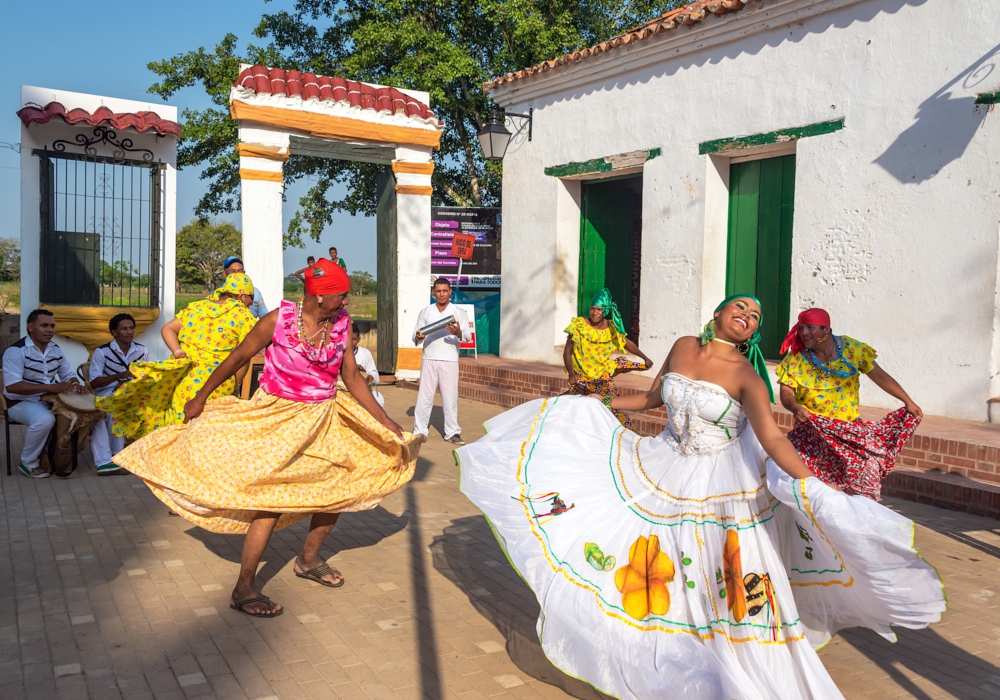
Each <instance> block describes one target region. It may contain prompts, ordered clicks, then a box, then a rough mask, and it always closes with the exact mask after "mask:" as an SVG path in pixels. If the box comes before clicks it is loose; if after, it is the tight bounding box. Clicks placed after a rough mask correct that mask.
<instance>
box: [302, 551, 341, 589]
mask: <svg viewBox="0 0 1000 700" xmlns="http://www.w3.org/2000/svg"><path fill="white" fill-rule="evenodd" d="M295 564H296V565H297V566H299V567H300V568H302V569H303V571H295V569H294V568H293V569H292V571H295V575H296V576H298V577H299V578H304V579H306V580H307V581H313V582H315V583H318V584H321V585H323V586H327V587H328V588H340V587H341V586H343V585H344V583H346V581H345V580H344V575H343V574H342V573H340V572H339V571H335V570H334V569H331V568H330V565H329V564H327V563H326V562H323V563H322V564H320V565H319V566H317V567H314V568H312V569H309V570H308V571H306V570H305V567H304V566H302V562H300V561H299V558H298V557H296V558H295ZM327 574H333V575H334V576H340V581H339V582H338V583H330V582H329V581H326V580H324V579H323V577H324V576H326V575H327Z"/></svg>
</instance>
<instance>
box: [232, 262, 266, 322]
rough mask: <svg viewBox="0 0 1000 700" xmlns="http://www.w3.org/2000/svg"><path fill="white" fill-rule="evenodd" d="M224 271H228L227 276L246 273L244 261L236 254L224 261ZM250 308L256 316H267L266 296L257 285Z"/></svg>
mask: <svg viewBox="0 0 1000 700" xmlns="http://www.w3.org/2000/svg"><path fill="white" fill-rule="evenodd" d="M222 271H223V272H224V273H226V276H227V277H228V276H229V275H235V274H237V273H240V272H242V273H243V274H246V270H244V269H243V261H242V260H240V259H239V258H238V257H236V256H235V255H234V256H232V257H229V258H226V259H225V260H224V261H223V263H222ZM249 308H250V313H251V314H253V317H254V318H264V317H265V316H267V305H266V304H265V303H264V297H263V296H262V295H261V293H260V290H259V289H257V288H256V287H254V288H253V303H252V304H250V307H249Z"/></svg>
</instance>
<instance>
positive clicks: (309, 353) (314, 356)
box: [296, 301, 330, 362]
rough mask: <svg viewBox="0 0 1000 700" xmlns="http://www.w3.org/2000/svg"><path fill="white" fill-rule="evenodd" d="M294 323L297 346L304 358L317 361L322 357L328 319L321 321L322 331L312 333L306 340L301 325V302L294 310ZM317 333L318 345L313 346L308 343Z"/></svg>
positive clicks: (328, 323) (303, 328) (304, 330)
mask: <svg viewBox="0 0 1000 700" xmlns="http://www.w3.org/2000/svg"><path fill="white" fill-rule="evenodd" d="M296 321H297V322H298V331H299V345H300V346H301V347H302V349H303V350H304V351H305V354H306V357H308V358H309V359H310V360H312V361H313V362H315V361H317V360H319V358H320V357H322V356H323V348H325V347H326V338H327V331H328V330H329V328H330V321H329V319H328V320H326V321H323V328H322V329H320V330H319V331H317V332H316V333H313V334H312V335H311V336H309V337H308V338H307V337H306V329H305V326H304V325H303V324H302V302H301V301H300V302H299V303H298V307H297V309H296ZM317 333H319V334H320V338H319V344H318V345H313V344H312V343H310V342H309V341H310V340H311V339H312V338H315V337H316V334H317Z"/></svg>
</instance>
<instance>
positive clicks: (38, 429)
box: [7, 365, 457, 469]
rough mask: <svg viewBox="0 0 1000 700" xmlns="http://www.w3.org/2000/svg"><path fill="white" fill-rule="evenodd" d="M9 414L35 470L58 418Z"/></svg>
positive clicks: (29, 409)
mask: <svg viewBox="0 0 1000 700" xmlns="http://www.w3.org/2000/svg"><path fill="white" fill-rule="evenodd" d="M456 366H457V365H456ZM7 413H8V414H9V415H10V417H11V418H12V419H13V420H16V421H17V422H18V423H21V424H22V425H26V426H27V427H28V429H27V431H26V432H25V434H24V449H23V450H21V464H23V465H24V466H26V467H27V468H28V469H35V468H36V467H37V466H38V458H39V456H40V455H41V454H42V450H43V449H44V448H45V441H46V440H47V439H48V437H49V433H50V432H51V431H52V427H53V426H54V425H55V424H56V417H55V416H54V415H52V409H51V408H49V405H48V404H47V403H43V402H42V401H21V402H20V403H18V404H17V405H15V406H11V407H10V408H9V409H8V410H7Z"/></svg>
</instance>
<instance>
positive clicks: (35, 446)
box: [3, 309, 87, 479]
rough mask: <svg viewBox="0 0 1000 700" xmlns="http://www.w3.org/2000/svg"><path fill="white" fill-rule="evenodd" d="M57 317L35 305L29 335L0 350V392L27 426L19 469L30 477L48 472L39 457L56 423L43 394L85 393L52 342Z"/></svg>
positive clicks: (13, 415) (13, 414)
mask: <svg viewBox="0 0 1000 700" xmlns="http://www.w3.org/2000/svg"><path fill="white" fill-rule="evenodd" d="M55 334H56V320H55V318H54V317H53V316H52V312H51V311H46V310H45V309H35V310H34V311H32V312H31V313H30V314H28V335H26V336H25V337H24V338H21V339H20V340H19V341H17V342H16V343H14V344H13V345H11V346H10V347H9V348H7V351H6V352H4V354H3V383H4V389H3V394H4V396H5V397H6V398H7V414H8V415H9V416H10V418H11V419H12V420H15V421H17V422H18V423H21V424H23V425H26V426H27V427H28V430H27V432H26V433H25V436H24V448H23V449H22V450H21V461H20V464H19V465H18V469H20V470H21V473H22V474H24V475H25V476H27V477H30V478H32V479H45V478H46V477H48V476H49V472H47V471H45V470H44V469H42V468H41V466H40V465H39V462H38V458H39V457H40V456H41V454H42V450H43V449H44V448H45V441H46V439H47V438H48V436H49V432H51V430H52V426H54V425H55V424H56V418H55V416H53V415H52V409H51V408H50V407H49V405H48V404H47V403H44V402H43V401H42V400H41V398H42V394H64V393H75V394H86V393H87V389H86V388H85V387H83V386H81V385H80V383H79V382H78V381H77V380H76V377H74V376H73V370H72V369H71V368H70V366H69V362H68V361H67V360H66V356H65V355H63V352H62V350H60V349H59V346H58V345H56V344H55V343H53V342H52V336H54V335H55Z"/></svg>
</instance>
